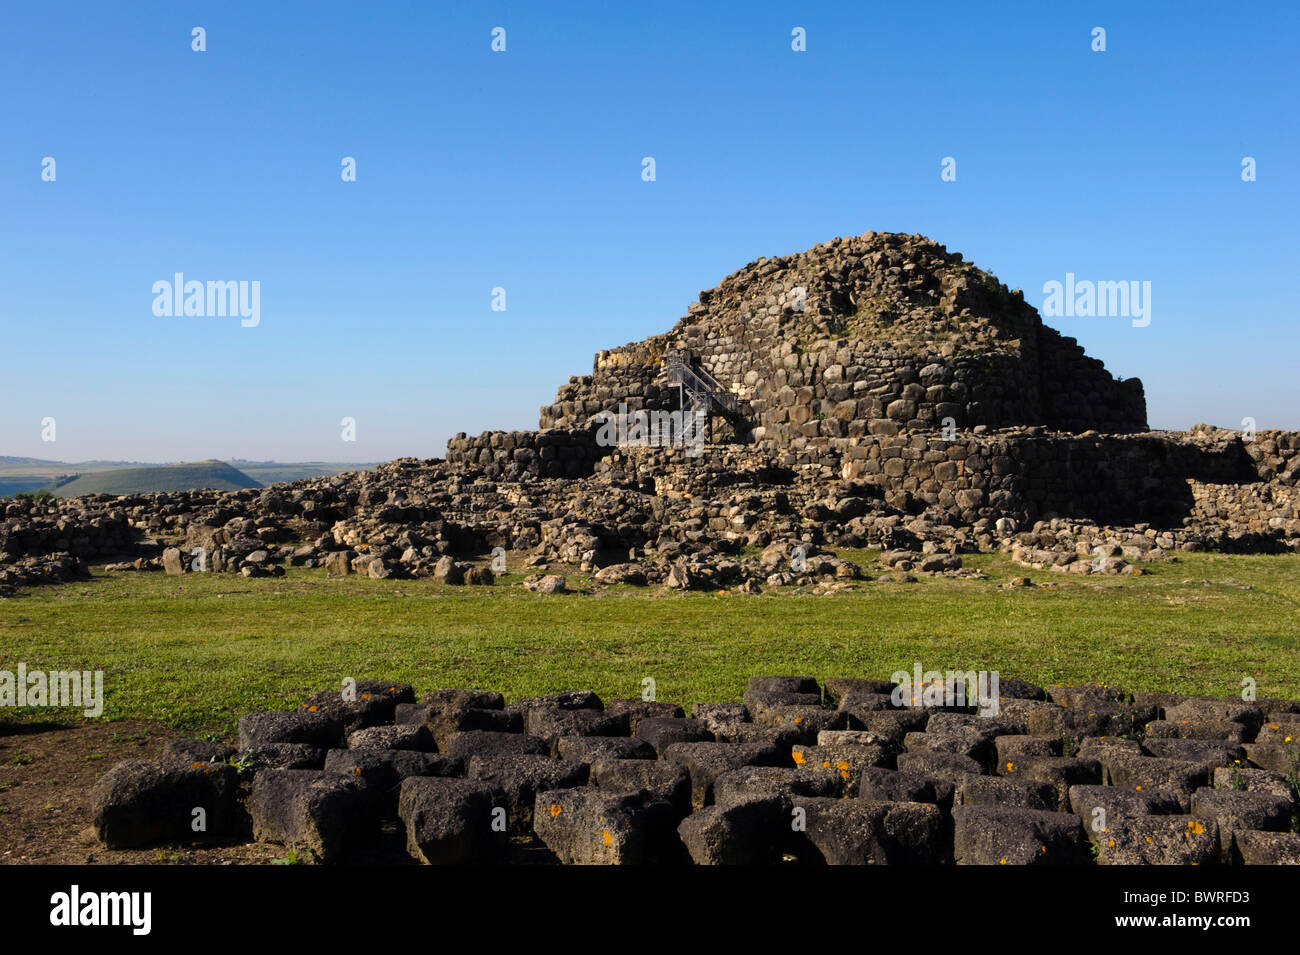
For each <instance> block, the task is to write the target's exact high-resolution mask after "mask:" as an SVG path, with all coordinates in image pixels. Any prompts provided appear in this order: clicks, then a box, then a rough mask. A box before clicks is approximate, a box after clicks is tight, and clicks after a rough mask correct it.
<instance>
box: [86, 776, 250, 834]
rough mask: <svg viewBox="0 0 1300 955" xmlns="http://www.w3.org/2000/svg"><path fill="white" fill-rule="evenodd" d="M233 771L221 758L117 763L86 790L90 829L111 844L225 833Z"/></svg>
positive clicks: (231, 814) (231, 812)
mask: <svg viewBox="0 0 1300 955" xmlns="http://www.w3.org/2000/svg"><path fill="white" fill-rule="evenodd" d="M238 785H239V783H238V773H237V771H236V770H235V768H234V767H233V766H228V765H225V764H222V763H210V762H193V763H188V764H186V763H181V762H179V761H169V762H167V763H161V762H158V763H156V762H153V761H151V760H143V759H137V760H129V761H127V762H124V763H118V764H117V765H116V766H114V767H113V768H112V769H110V770H109V771H108V772H107V773H105V774H104V775H103V776H101V777H100V778H99V779H98V780H96V782H95V786H94V788H93V789H92V790H91V796H90V808H91V820H92V825H93V826H94V830H95V835H96V837H98V839H99V840H100V841H101V842H103V843H104V845H106V846H108V847H109V848H110V849H125V848H133V847H136V846H147V845H153V844H156V843H159V842H189V841H195V840H204V839H217V838H224V837H226V836H228V835H229V834H230V832H231V830H232V828H233V826H234V822H235V797H236V792H237V790H238Z"/></svg>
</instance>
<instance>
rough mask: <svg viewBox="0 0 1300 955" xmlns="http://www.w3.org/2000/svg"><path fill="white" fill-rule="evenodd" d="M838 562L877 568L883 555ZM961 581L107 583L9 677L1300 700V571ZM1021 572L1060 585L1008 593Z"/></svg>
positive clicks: (998, 563)
mask: <svg viewBox="0 0 1300 955" xmlns="http://www.w3.org/2000/svg"><path fill="white" fill-rule="evenodd" d="M840 553H841V555H842V556H846V557H849V558H850V559H855V560H858V561H860V562H862V563H863V564H864V566H867V569H868V571H869V572H871V573H872V575H873V576H874V575H875V574H877V573H879V568H875V567H871V566H868V564H869V562H870V561H871V559H872V557H873V556H874V555H873V554H870V553H866V552H859V553H855V552H850V551H841V552H840ZM966 564H967V566H974V567H979V568H981V569H983V570H984V571H985V572H987V573H988V574H989V575H990V579H988V580H976V581H972V580H955V579H946V578H922V579H921V580H920V581H919V582H918V583H914V584H903V583H881V582H879V581H874V580H873V581H870V582H865V583H861V584H859V585H858V586H859V588H860V589H859V590H858V592H855V593H844V594H836V595H832V596H812V595H811V594H806V593H804V594H798V593H782V594H779V595H765V596H762V597H749V596H742V595H736V594H723V595H719V594H713V593H691V594H681V593H675V592H673V593H663V592H660V591H659V590H658V589H657V588H654V589H649V590H647V589H640V590H638V589H633V588H627V587H620V588H614V589H612V590H610V591H608V592H606V593H604V594H601V595H596V596H591V595H581V594H574V595H566V596H551V597H547V596H542V595H537V594H531V593H528V592H526V591H524V590H523V589H522V587H521V586H520V584H519V581H520V579H521V575H519V574H517V573H514V574H511V575H509V576H506V577H504V578H500V579H499V582H498V585H497V586H495V587H490V588H470V587H444V586H441V585H437V584H433V583H429V582H427V581H394V580H382V581H381V580H369V579H358V578H356V577H349V578H345V579H331V578H328V577H326V576H325V575H324V573H323V571H319V570H302V569H293V568H291V569H289V571H288V573H287V575H286V576H285V577H283V578H279V579H275V578H269V579H245V578H242V577H231V576H225V575H216V574H212V575H194V576H190V577H185V578H174V577H167V576H164V575H162V574H157V573H153V574H114V575H112V576H101V575H100V574H99V573H98V572H97V573H96V577H95V579H94V580H92V581H89V582H83V583H75V584H65V585H60V586H57V587H46V588H37V589H33V590H30V591H28V592H27V593H26V594H25V595H23V596H20V597H17V598H13V599H9V600H3V601H0V646H2V647H3V648H4V650H3V656H2V657H0V669H9V670H13V669H14V668H16V666H17V663H18V662H19V661H22V662H25V663H26V664H27V667H28V669H29V670H36V669H41V670H52V669H59V670H70V669H103V670H104V685H105V692H106V696H107V704H106V710H105V716H106V717H107V718H109V719H120V718H140V719H152V720H158V721H161V722H163V723H165V724H168V725H171V726H174V727H176V728H178V729H182V730H184V731H186V732H192V733H196V734H197V733H224V732H228V731H229V730H230V729H231V728H232V727H233V726H234V724H235V721H236V720H237V719H238V717H239V716H240V715H242V714H244V713H246V712H250V711H252V710H257V709H268V708H286V707H292V706H293V705H295V704H296V703H297V701H298V700H300V699H301V698H302V697H303V696H304V695H305V694H307V693H309V692H313V691H316V690H321V689H327V688H334V687H337V686H339V685H340V683H341V681H342V680H343V678H345V677H353V678H355V679H366V678H377V679H392V680H400V681H405V682H409V683H412V684H413V685H414V686H415V688H416V691H417V693H422V692H423V691H425V690H429V689H433V688H435V687H443V686H469V687H479V688H484V689H494V690H499V691H501V692H503V693H505V694H506V697H507V699H515V698H519V697H521V696H528V695H535V694H544V693H553V692H557V691H559V690H563V689H573V688H590V689H594V690H596V691H597V692H598V693H600V694H601V696H602V697H605V698H613V697H634V696H638V695H639V694H640V691H641V685H642V684H641V681H642V679H643V678H645V677H652V678H654V680H655V682H656V689H657V696H658V699H660V700H666V701H671V702H677V703H682V704H684V705H687V706H689V705H690V703H692V702H694V701H697V700H717V701H726V700H738V699H739V698H740V695H741V694H742V693H743V692H744V688H745V683H746V679H747V678H748V677H749V676H752V675H756V674H780V673H799V674H804V673H806V674H811V675H814V676H818V677H829V676H866V677H875V678H887V677H888V676H889V675H890V674H891V673H892V672H893V671H895V670H897V669H907V670H910V669H911V668H912V666H913V664H914V663H917V662H919V663H921V664H923V665H924V666H925V667H926V668H927V669H931V668H932V669H957V668H960V669H963V670H965V669H977V670H978V669H982V670H998V671H1000V672H1001V673H1002V675H1003V676H1004V677H1018V678H1022V679H1027V680H1032V681H1035V682H1038V683H1061V682H1068V683H1077V682H1085V681H1090V680H1105V681H1107V682H1110V683H1117V684H1119V685H1121V686H1123V687H1124V688H1125V689H1128V690H1174V691H1180V692H1191V693H1199V694H1208V695H1212V696H1230V695H1233V694H1236V693H1239V692H1240V684H1241V680H1242V678H1243V677H1247V676H1250V677H1253V678H1255V679H1256V680H1257V681H1258V693H1259V695H1261V696H1285V697H1296V696H1300V654H1297V652H1296V650H1297V648H1300V555H1284V556H1231V557H1225V556H1221V555H1206V554H1189V555H1186V556H1184V557H1183V558H1182V559H1181V560H1180V561H1178V562H1174V563H1164V564H1152V565H1149V568H1148V569H1149V570H1150V571H1151V573H1150V575H1149V576H1146V577H1141V578H1123V579H1114V578H1108V579H1101V578H1082V577H1073V576H1065V575H1058V574H1051V573H1048V572H1030V571H1025V570H1023V569H1021V568H1019V567H1017V566H1015V565H1014V564H1012V563H1011V561H1010V560H1009V559H1008V558H1006V557H1005V556H1002V555H994V554H982V555H973V556H970V557H967V558H966ZM1026 573H1028V574H1029V575H1030V576H1031V577H1033V578H1034V580H1035V581H1037V582H1041V583H1056V584H1058V585H1059V586H1058V587H1056V588H1045V587H1044V588H1018V589H1003V588H1001V587H1000V586H999V585H1000V584H1001V583H1004V582H1005V581H1007V580H1008V579H1010V578H1011V577H1013V576H1019V575H1023V574H1026ZM1189 579H1190V581H1191V582H1188V583H1184V581H1185V580H1189ZM1202 580H1205V581H1208V582H1207V583H1202ZM570 581H571V585H572V584H576V583H580V582H581V578H578V577H574V576H571V577H570ZM12 712H13V713H14V714H16V715H20V716H21V717H22V718H41V719H67V720H73V719H79V718H80V717H79V715H77V716H74V715H72V713H71V711H68V710H53V709H47V710H43V711H37V710H33V709H28V710H25V711H12Z"/></svg>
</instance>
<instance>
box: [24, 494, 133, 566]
mask: <svg viewBox="0 0 1300 955" xmlns="http://www.w3.org/2000/svg"><path fill="white" fill-rule="evenodd" d="M137 536H138V535H137V534H136V533H135V531H134V529H133V528H132V527H131V523H130V520H129V519H128V517H127V514H126V512H125V511H124V510H122V509H120V508H111V509H107V508H105V509H86V510H82V511H71V512H70V509H69V508H68V507H67V506H66V505H61V504H59V503H56V502H51V501H28V500H16V501H9V502H6V503H4V504H3V507H2V508H0V563H3V562H4V561H5V560H7V559H11V558H17V557H24V556H28V555H39V554H50V553H57V552H64V553H69V554H72V555H74V556H77V557H97V556H108V555H117V554H122V553H124V552H126V551H129V550H130V549H131V548H132V546H133V542H134V540H135V538H136V537H137ZM4 555H8V557H6V556H4Z"/></svg>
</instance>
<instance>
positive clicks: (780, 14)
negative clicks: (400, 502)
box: [0, 2, 1300, 461]
mask: <svg viewBox="0 0 1300 955" xmlns="http://www.w3.org/2000/svg"><path fill="white" fill-rule="evenodd" d="M720 6H721V5H715V4H701V3H693V2H682V3H675V2H656V3H650V4H636V3H626V4H624V3H618V4H613V3H586V4H539V3H516V4H478V3H475V4H433V3H410V4H394V3H383V4H373V5H368V4H358V3H342V4H333V3H318V2H316V3H310V4H305V3H304V4H266V3H221V4H205V3H133V4H128V5H123V4H103V3H75V4H69V3H58V2H54V3H45V4H40V5H34V4H24V5H18V4H11V5H9V6H8V7H7V9H6V12H5V15H4V19H5V29H4V31H3V34H2V35H0V81H2V88H3V90H4V93H5V95H4V96H3V97H0V210H3V212H2V213H0V215H2V216H3V221H4V227H3V229H2V230H0V326H2V327H0V342H2V343H3V345H2V347H3V352H2V355H3V359H2V361H0V369H2V370H0V407H2V408H3V415H2V416H0V454H11V455H29V456H34V457H43V458H54V459H59V460H68V461H75V460H81V459H87V458H114V459H117V458H124V459H135V460H188V459H197V458H204V457H221V458H230V457H244V458H278V459H280V460H295V459H308V458H316V459H331V460H356V461H360V460H383V459H388V458H391V457H396V456H399V455H419V456H433V455H441V454H442V453H443V450H444V447H445V441H446V439H447V437H449V436H450V435H451V434H453V433H455V432H457V431H462V430H464V431H468V432H471V433H475V432H478V431H482V430H486V429H489V428H534V427H536V426H537V409H538V406H539V405H542V404H544V403H545V404H549V403H550V401H551V400H553V398H554V395H555V389H556V387H557V386H558V385H560V384H561V383H563V382H565V381H566V380H567V378H568V376H569V375H574V374H586V373H589V372H590V369H591V360H592V353H593V352H595V351H596V350H597V349H600V348H606V347H611V346H616V345H621V344H624V343H626V342H629V341H633V340H637V339H640V338H644V337H646V336H647V335H651V334H655V333H657V332H661V331H664V330H666V329H667V328H669V327H670V326H671V325H672V324H673V323H674V322H675V321H676V320H677V318H678V317H679V316H681V315H682V314H684V313H685V311H686V307H687V305H688V304H689V303H690V302H691V301H693V300H694V298H695V295H696V294H697V292H698V290H699V289H703V288H709V287H711V286H713V285H715V284H716V283H717V281H718V280H719V279H721V278H722V277H723V276H724V275H725V274H727V273H728V272H730V271H732V270H734V269H736V268H738V267H740V266H742V265H744V264H745V263H746V262H748V261H750V260H752V259H754V258H756V257H758V256H761V255H778V254H785V253H790V252H794V251H798V250H800V249H803V248H806V247H808V246H810V245H813V244H814V243H816V242H819V241H823V240H825V239H829V238H831V237H833V236H836V235H846V234H857V233H861V232H865V231H867V230H869V229H875V230H885V231H899V232H909V233H910V232H919V233H922V234H925V235H929V236H930V237H932V238H934V239H936V240H938V241H940V242H942V243H944V244H945V245H947V246H948V248H949V249H953V250H959V251H961V252H962V253H964V254H965V255H966V256H967V257H968V258H969V259H971V260H973V261H974V262H976V263H977V264H978V265H980V266H981V267H983V268H987V269H989V270H991V271H993V272H994V273H996V274H997V275H998V276H999V277H1000V278H1002V280H1003V281H1005V282H1007V283H1008V284H1009V285H1011V286H1013V287H1018V288H1022V289H1024V290H1025V292H1026V296H1027V297H1028V298H1029V299H1030V301H1032V302H1034V303H1035V304H1038V303H1040V302H1041V301H1042V292H1041V289H1042V286H1043V283H1044V282H1047V281H1050V280H1054V279H1055V280H1063V279H1064V276H1065V273H1066V272H1074V273H1075V274H1076V275H1077V276H1078V277H1079V278H1086V279H1107V280H1120V279H1132V280H1143V281H1150V282H1151V283H1152V321H1151V324H1150V326H1149V327H1146V328H1134V327H1132V325H1131V323H1130V322H1129V321H1128V320H1126V319H1121V318H1061V319H1055V320H1053V321H1052V324H1054V325H1056V327H1058V328H1060V329H1061V330H1062V331H1063V332H1064V333H1065V334H1068V335H1073V336H1075V337H1077V338H1078V339H1079V341H1080V342H1081V343H1082V344H1083V346H1084V347H1085V348H1086V349H1087V350H1088V352H1089V353H1090V354H1092V355H1094V356H1096V357H1098V358H1101V359H1102V360H1103V361H1104V362H1105V363H1106V365H1107V367H1108V368H1109V369H1110V370H1111V371H1112V372H1113V373H1114V374H1117V375H1123V376H1126V377H1133V376H1137V377H1140V378H1142V379H1143V381H1144V382H1145V383H1146V388H1147V399H1148V407H1149V412H1150V419H1151V423H1152V425H1153V426H1156V427H1168V428H1185V427H1188V426H1190V425H1191V424H1193V423H1195V422H1197V421H1200V420H1208V421H1211V422H1213V423H1218V424H1221V425H1225V426H1231V427H1237V426H1239V423H1240V421H1241V419H1242V418H1243V417H1245V416H1252V417H1254V418H1256V419H1257V421H1258V423H1259V426H1260V427H1289V428H1300V407H1298V406H1297V402H1296V399H1295V395H1296V381H1297V379H1298V378H1300V374H1298V372H1300V322H1298V321H1297V318H1298V317H1300V308H1298V305H1300V293H1298V292H1297V283H1296V277H1297V272H1298V270H1297V264H1298V263H1297V251H1298V245H1297V240H1296V222H1297V218H1298V217H1297V212H1298V211H1300V210H1298V208H1297V206H1298V203H1297V199H1298V198H1300V184H1298V182H1297V171H1298V170H1297V155H1298V154H1300V150H1298V147H1300V143H1298V142H1297V138H1298V137H1297V123H1296V113H1295V110H1296V99H1297V97H1296V94H1297V81H1296V69H1297V67H1296V44H1297V37H1298V36H1300V14H1298V13H1297V5H1296V4H1294V3H1261V4H1249V3H1245V4H1242V3H1214V4H1210V3H1196V2H1191V3H1176V4H1175V3H1168V4H1141V5H1138V4H1132V3H1116V4H1082V3H1041V2H1038V3H1024V4H1013V3H990V4H987V5H975V4H971V5H967V4H942V5H940V6H938V7H936V6H933V5H926V4H862V3H845V4H823V3H818V4H811V5H810V4H771V3H746V4H743V5H742V4H736V5H735V9H734V10H733V11H731V12H726V11H724V10H722V9H720ZM978 7H984V9H978ZM195 26H202V27H204V28H205V29H206V31H207V51H206V52H204V53H196V52H193V51H192V50H191V49H190V45H191V29H192V28H193V27H195ZM496 26H502V27H505V28H506V30H507V51H506V52H505V53H503V54H498V53H493V52H492V51H491V49H490V43H491V36H490V33H491V30H492V28H493V27H496ZM796 26H802V27H804V28H805V29H806V31H807V47H808V49H807V52H803V53H795V52H793V51H792V50H791V48H790V40H791V37H790V33H791V29H792V28H793V27H796ZM1095 26H1102V27H1104V28H1105V29H1106V31H1107V38H1106V39H1107V51H1106V52H1105V53H1094V52H1093V51H1092V50H1091V49H1090V43H1091V36H1090V32H1091V30H1092V28H1093V27H1095ZM46 156H52V157H54V158H55V161H56V163H57V166H56V172H57V179H56V181H55V182H53V183H50V182H43V181H42V179H41V162H42V159H43V157H46ZM344 156H352V157H355V158H356V161H357V182H355V183H344V182H342V181H341V179H340V162H341V160H342V158H343V157H344ZM643 156H653V157H655V159H656V162H657V181H655V182H652V183H647V182H643V181H642V179H641V159H642V157H643ZM945 156H952V157H955V158H956V159H957V163H958V166H957V172H958V178H957V181H956V182H950V183H946V182H942V181H940V175H939V172H940V161H941V159H942V158H943V157H945ZM1244 156H1253V157H1255V159H1256V161H1257V163H1258V181H1256V182H1252V183H1244V182H1242V180H1241V175H1240V171H1241V160H1242V157H1244ZM178 271H179V272H183V273H185V275H186V277H187V278H190V279H199V280H204V281H206V280H209V279H212V280H231V279H233V280H239V279H243V280H250V281H251V280H257V281H259V282H260V283H261V322H260V325H259V326H258V327H256V328H241V327H240V325H239V322H238V320H237V319H177V318H158V317H155V316H154V314H153V312H152V308H151V306H152V303H153V293H152V291H151V289H152V285H153V283H154V282H156V281H158V280H162V279H167V280H170V279H171V277H172V274H173V273H175V272H178ZM495 286H502V287H504V288H505V289H506V290H507V304H508V308H507V311H505V312H504V313H499V312H493V311H492V310H491V309H490V304H491V290H492V289H493V287H495ZM344 416H351V417H354V418H355V419H356V421H357V441H356V442H355V443H346V442H343V441H342V440H341V439H340V431H341V428H340V419H341V418H343V417H344ZM45 417H53V418H55V419H56V421H57V441H55V442H53V443H47V442H42V441H41V419H43V418H45Z"/></svg>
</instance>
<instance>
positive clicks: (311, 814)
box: [248, 769, 382, 862]
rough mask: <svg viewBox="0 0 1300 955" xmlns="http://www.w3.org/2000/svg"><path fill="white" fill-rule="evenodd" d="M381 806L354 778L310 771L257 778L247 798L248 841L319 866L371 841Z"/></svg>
mask: <svg viewBox="0 0 1300 955" xmlns="http://www.w3.org/2000/svg"><path fill="white" fill-rule="evenodd" d="M381 811H382V805H381V803H380V800H379V799H378V798H377V794H376V793H375V792H374V790H372V789H371V788H370V786H368V785H367V784H366V782H365V781H364V780H363V779H361V778H360V777H358V776H354V775H346V774H343V773H333V772H326V771H325V770H312V769H272V770H267V771H266V772H261V773H258V774H257V776H255V777H254V779H253V787H252V791H251V793H250V794H249V797H248V814H249V816H251V817H252V820H253V837H254V838H255V839H256V840H257V841H258V842H277V843H280V844H282V845H285V846H291V847H295V848H302V849H307V850H308V851H310V852H312V853H313V854H315V855H316V856H317V857H318V858H319V859H320V860H321V861H322V862H333V861H336V860H337V859H339V858H341V857H342V856H343V855H344V853H346V852H347V851H349V850H351V849H355V848H357V847H359V846H361V845H363V844H365V843H366V842H368V841H370V840H373V839H374V838H375V837H376V836H377V834H378V823H379V817H380V814H381Z"/></svg>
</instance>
